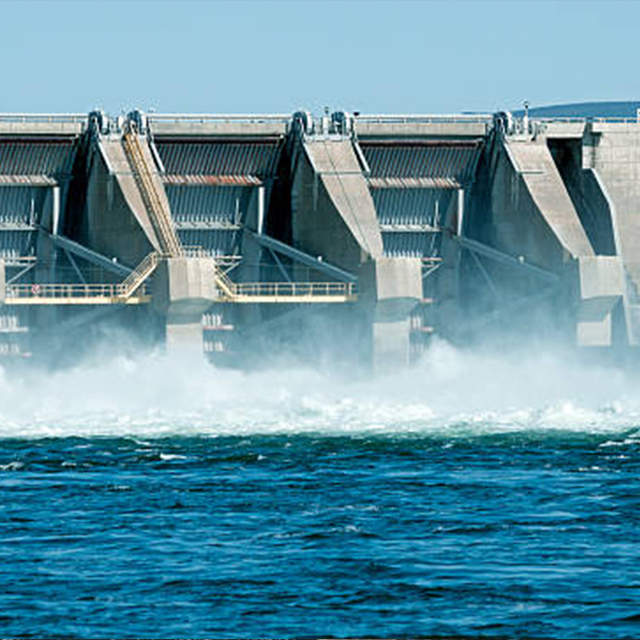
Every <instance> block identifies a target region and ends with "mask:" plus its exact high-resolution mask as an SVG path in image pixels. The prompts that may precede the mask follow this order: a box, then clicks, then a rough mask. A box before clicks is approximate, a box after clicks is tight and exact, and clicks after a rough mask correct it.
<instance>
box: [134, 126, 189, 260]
mask: <svg viewBox="0 0 640 640" xmlns="http://www.w3.org/2000/svg"><path fill="white" fill-rule="evenodd" d="M122 143H123V146H124V151H125V154H126V156H127V159H128V160H129V164H130V165H131V169H132V171H133V175H134V177H135V179H136V182H137V184H138V188H139V189H140V194H141V196H142V200H143V202H144V204H145V207H146V209H147V213H148V214H149V219H150V220H151V224H152V226H153V228H154V231H155V232H156V236H157V238H158V242H159V243H160V247H161V249H162V252H163V253H165V254H166V255H167V257H169V258H179V257H181V256H182V255H184V252H183V249H182V244H181V242H180V239H179V238H178V234H177V233H176V230H175V227H174V225H173V220H172V218H171V211H170V210H169V207H168V206H167V204H166V201H165V200H164V199H163V198H162V197H161V196H160V193H159V192H158V186H157V185H156V181H157V177H156V176H155V171H154V170H153V169H152V168H151V167H149V163H148V162H147V160H146V158H145V155H144V151H143V147H142V143H141V142H140V136H139V135H138V134H137V133H136V132H135V131H132V130H130V131H127V132H126V133H125V134H124V137H123V139H122Z"/></svg>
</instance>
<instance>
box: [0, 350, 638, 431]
mask: <svg viewBox="0 0 640 640" xmlns="http://www.w3.org/2000/svg"><path fill="white" fill-rule="evenodd" d="M639 388H640V387H639V386H638V380H637V377H636V376H635V375H634V374H632V373H630V372H628V371H624V370H622V369H618V368H615V367H613V366H605V365H602V364H600V365H596V364H591V365H588V366H586V365H585V364H584V363H583V362H581V361H580V360H579V358H578V357H577V356H576V355H575V354H572V353H570V352H562V351H558V350H555V351H554V350H546V351H543V350H540V349H529V350H525V349H521V350H517V351H510V352H508V353H502V354H499V353H495V352H490V351H488V350H482V349H475V350H473V349H469V350H463V349H457V348H454V347H452V346H451V345H449V344H447V343H446V342H443V341H440V340H436V341H434V342H433V344H432V346H431V348H430V349H429V350H428V351H427V352H426V353H425V354H424V357H423V358H422V360H421V361H420V362H419V363H418V364H416V365H415V366H413V367H410V368H408V369H406V370H403V371H402V372H398V373H395V374H390V375H386V376H381V377H375V378H374V377H363V376H362V375H359V374H355V373H353V374H348V373H346V372H345V371H344V370H341V371H339V372H336V371H334V370H332V369H330V368H328V367H327V368H324V369H312V368H305V367H300V366H274V367H273V368H271V369H266V370H260V371H254V372H241V371H236V370H228V369H219V368H216V367H213V366H211V365H210V364H208V363H207V362H205V361H204V360H201V359H198V358H193V357H191V358H189V357H186V356H182V357H169V356H167V355H163V354H160V353H145V354H142V355H140V356H139V357H135V358H133V357H125V356H114V357H112V358H111V359H108V360H106V361H102V362H100V363H99V364H96V363H95V362H94V363H91V364H90V363H84V364H80V365H78V366H76V367H74V368H72V369H67V370H60V371H56V372H44V371H30V372H28V373H24V374H23V375H17V374H15V373H12V372H10V371H9V370H7V369H0V437H5V438H7V437H8V438H11V437H21V438H22V437H29V438H31V437H64V436H72V435H73V436H101V435H105V436H122V435H146V436H164V435H196V434H199V435H200V434H201V435H231V434H282V433H286V434H294V433H326V434H332V435H340V434H345V435H348V434H361V433H365V434H373V433H381V434H385V433H393V434H398V433H400V434H403V433H407V434H414V433H415V434H423V435H443V434H444V435H448V436H468V435H483V434H491V433H511V432H522V431H528V432H553V431H570V432H577V433H592V434H609V433H611V434H616V433H618V434H624V433H627V432H629V431H633V430H634V429H636V428H637V427H638V425H640V394H639V393H638V389H639Z"/></svg>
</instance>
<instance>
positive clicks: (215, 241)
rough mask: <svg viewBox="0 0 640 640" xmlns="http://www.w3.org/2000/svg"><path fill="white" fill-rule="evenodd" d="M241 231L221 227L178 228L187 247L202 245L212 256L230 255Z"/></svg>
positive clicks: (205, 251)
mask: <svg viewBox="0 0 640 640" xmlns="http://www.w3.org/2000/svg"><path fill="white" fill-rule="evenodd" d="M238 234H239V232H238V231H235V230H232V231H222V230H219V229H207V230H204V229H197V230H195V229H178V236H179V238H180V241H181V242H182V244H183V245H184V246H186V247H200V248H201V249H202V250H203V252H204V253H205V254H207V255H210V256H228V255H232V254H233V253H234V250H235V249H236V248H237V246H238V241H239V239H240V238H239V235H238Z"/></svg>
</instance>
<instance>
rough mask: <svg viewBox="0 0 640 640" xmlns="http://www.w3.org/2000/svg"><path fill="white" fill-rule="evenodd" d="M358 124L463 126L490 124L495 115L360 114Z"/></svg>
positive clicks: (357, 119)
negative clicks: (468, 124)
mask: <svg viewBox="0 0 640 640" xmlns="http://www.w3.org/2000/svg"><path fill="white" fill-rule="evenodd" d="M354 119H355V122H356V124H357V123H359V122H366V123H373V124H396V123H410V124H416V123H425V124H441V123H444V124H449V123H453V124H461V123H474V124H488V123H491V122H492V121H493V114H488V113H474V114H464V113H451V114H447V113H440V114H438V113H436V114H424V115H420V114H392V113H381V114H371V115H369V114H364V115H363V114H360V115H357V116H354Z"/></svg>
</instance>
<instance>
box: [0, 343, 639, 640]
mask: <svg viewBox="0 0 640 640" xmlns="http://www.w3.org/2000/svg"><path fill="white" fill-rule="evenodd" d="M341 376H343V374H339V375H338V374H335V373H332V374H331V375H328V374H327V373H326V372H322V371H309V370H305V369H299V370H292V369H291V368H286V367H285V368H280V369H277V370H264V371H261V372H256V373H253V374H243V373H239V372H229V371H220V370H216V369H212V368H210V367H207V366H206V365H203V364H199V363H185V362H175V361H167V360H165V359H163V358H161V357H157V356H148V357H145V358H142V359H141V360H137V361H132V360H127V359H117V358H116V359H114V360H112V361H110V362H109V363H107V364H103V365H102V366H97V365H96V363H93V364H91V365H87V366H85V367H83V368H78V369H75V370H70V371H66V372H59V373H55V374H51V373H50V374H44V373H41V374H31V375H26V376H22V377H15V376H13V375H10V374H9V373H7V372H4V376H3V377H2V378H1V379H0V523H1V528H0V585H1V586H0V636H2V637H25V638H27V637H38V638H54V637H56V638H60V637H65V638H72V637H73V638H76V637H77V638H111V637H122V638H141V637H142V638H168V637H188V638H207V637H216V638H255V637H279V638H291V637H316V636H322V637H363V636H369V637H372V636H375V637H396V638H402V637H407V638H408V637H460V636H467V637H469V636H470V637H487V638H502V637H507V638H513V637H521V638H524V637H538V638H634V637H638V636H640V562H639V560H640V557H639V556H640V526H639V525H640V515H639V514H640V391H639V389H640V387H638V385H637V379H636V377H635V376H634V375H632V374H631V373H629V371H626V372H622V371H620V370H617V369H615V368H612V367H603V366H595V365H589V366H583V365H581V364H580V363H577V362H573V361H570V358H569V357H568V356H567V357H564V356H563V357H559V356H558V355H557V354H553V355H548V354H547V355H545V354H542V353H535V354H534V353H529V354H523V353H520V354H513V355H512V356H509V357H504V356H500V357H499V356H490V355H487V354H486V353H484V354H481V353H462V352H459V351H456V350H454V349H452V348H450V347H449V346H447V345H445V344H438V343H436V345H435V346H434V348H433V349H432V350H431V352H430V353H428V354H427V356H426V358H425V360H424V362H423V363H421V364H420V365H419V366H418V367H416V368H414V369H412V370H410V371H407V372H404V373H402V374H398V375H396V376H390V377H387V378H382V379H380V378H379V379H376V380H370V379H365V378H354V379H348V378H345V377H341Z"/></svg>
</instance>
